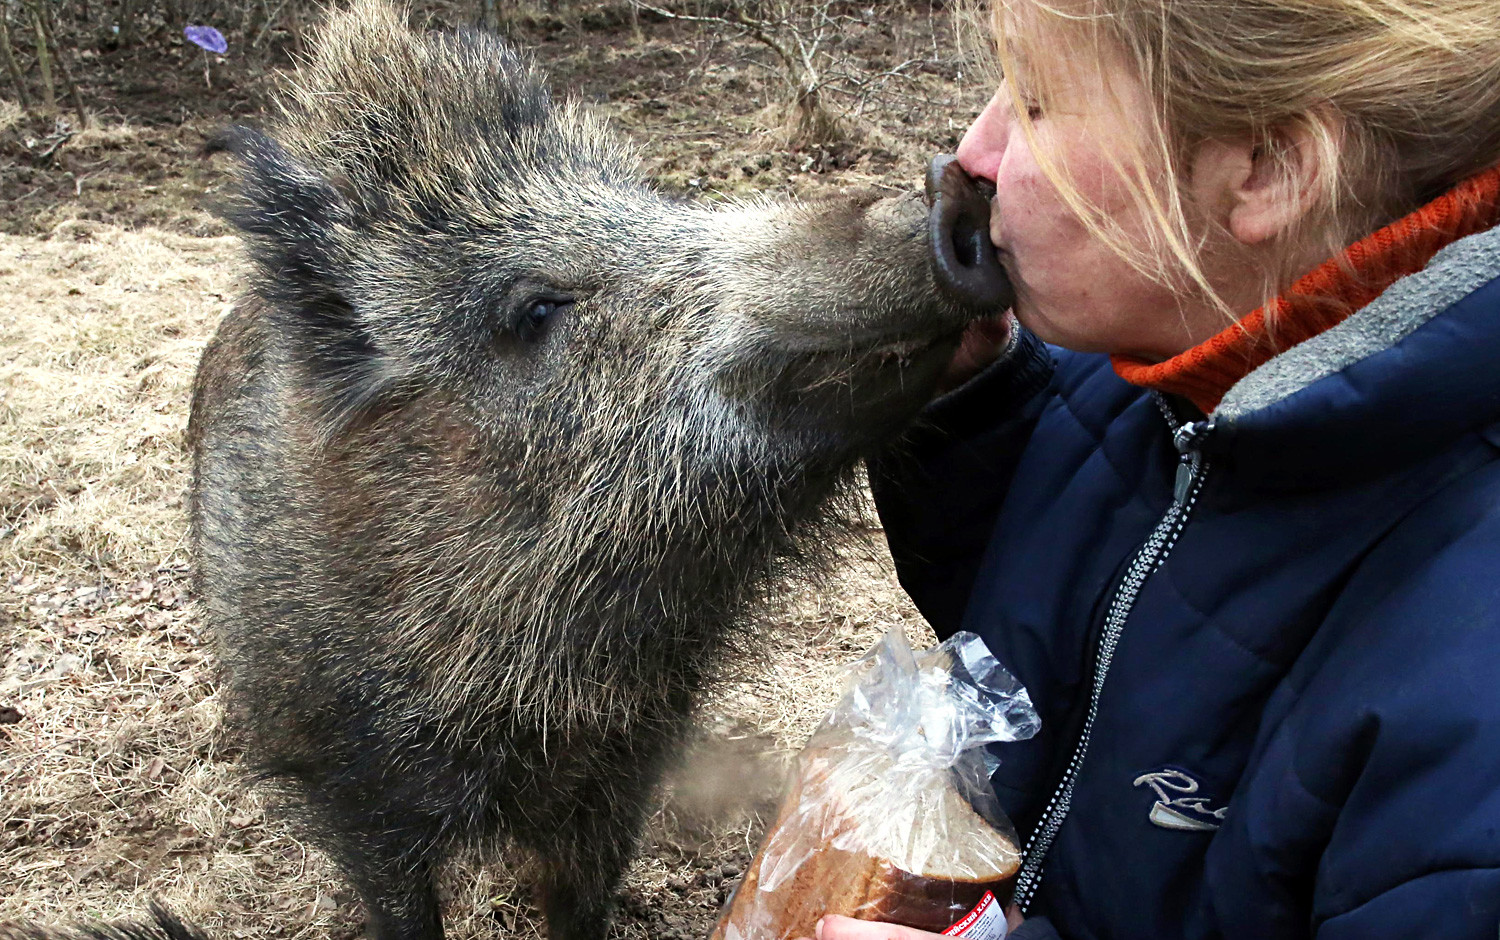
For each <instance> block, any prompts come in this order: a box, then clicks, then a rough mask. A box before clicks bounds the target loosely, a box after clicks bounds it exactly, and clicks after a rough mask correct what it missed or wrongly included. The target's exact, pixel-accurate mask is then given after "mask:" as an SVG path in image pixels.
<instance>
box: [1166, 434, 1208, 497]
mask: <svg viewBox="0 0 1500 940" xmlns="http://www.w3.org/2000/svg"><path fill="white" fill-rule="evenodd" d="M1211 430H1213V419H1212V418H1210V419H1208V420H1207V421H1191V422H1188V423H1186V424H1183V425H1180V426H1179V427H1178V428H1177V429H1176V430H1175V431H1173V432H1172V446H1174V447H1176V448H1177V453H1178V454H1180V455H1181V457H1180V458H1179V460H1178V463H1177V480H1176V483H1175V484H1174V485H1173V487H1172V499H1173V501H1175V502H1176V503H1178V504H1179V505H1181V504H1182V503H1185V502H1187V498H1188V493H1189V492H1190V491H1191V490H1192V488H1193V480H1194V479H1196V478H1197V476H1198V471H1199V470H1200V469H1201V468H1202V467H1203V454H1202V452H1200V451H1199V450H1198V445H1200V444H1202V443H1203V439H1204V438H1205V437H1207V436H1208V433H1209V431H1211Z"/></svg>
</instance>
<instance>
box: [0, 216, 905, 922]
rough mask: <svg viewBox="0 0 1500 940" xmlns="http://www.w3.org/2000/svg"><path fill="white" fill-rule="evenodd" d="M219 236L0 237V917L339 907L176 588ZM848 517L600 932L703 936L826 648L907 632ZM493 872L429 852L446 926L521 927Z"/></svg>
mask: <svg viewBox="0 0 1500 940" xmlns="http://www.w3.org/2000/svg"><path fill="white" fill-rule="evenodd" d="M236 259H237V249H236V247H235V245H234V242H233V241H232V240H229V239H222V238H192V237H188V236H182V235H174V234H169V233H165V232H161V231H154V230H143V231H127V230H124V229H119V228H114V227H110V226H105V225H100V224H97V223H84V222H71V223H66V224H65V225H63V226H61V227H59V229H58V230H57V231H56V232H54V234H53V236H52V237H51V238H49V239H37V238H32V237H5V236H0V296H3V297H4V298H5V299H6V301H7V306H8V308H9V309H8V310H7V311H6V314H5V315H4V316H3V317H0V394H3V398H0V499H3V501H0V532H3V534H0V821H3V822H0V858H3V859H4V864H3V865H0V922H3V921H7V920H36V921H41V922H56V921H61V920H69V919H76V918H79V917H97V918H102V919H112V918H119V917H123V916H128V915H130V914H133V913H138V912H139V911H140V910H141V909H142V907H143V906H144V903H145V901H146V899H147V898H148V897H150V896H153V895H155V896H159V897H161V898H163V899H164V900H166V901H167V902H168V903H169V904H170V905H171V906H173V907H175V908H176V909H177V910H179V911H180V912H181V913H183V914H184V915H186V916H188V917H190V918H192V919H194V920H197V921H199V922H200V923H202V924H204V925H205V926H207V927H208V928H209V929H210V930H211V931H212V932H213V933H214V935H215V936H217V937H222V938H246V937H255V938H260V937H285V938H300V937H352V936H354V935H356V934H357V933H358V932H359V924H360V917H361V912H360V911H359V908H358V905H357V903H355V902H354V901H353V899H352V898H351V896H350V894H349V892H348V891H347V889H346V888H345V886H344V885H343V883H342V882H341V880H340V879H339V878H338V877H337V875H336V873H334V872H333V871H332V870H331V869H330V868H329V866H328V864H327V863H326V862H325V860H324V859H323V858H322V857H321V856H320V855H318V853H316V852H315V851H313V850H311V849H310V848H308V847H307V846H305V845H303V844H301V843H300V842H298V841H297V840H296V839H295V838H294V837H293V836H292V835H291V834H290V833H289V832H288V831H287V830H286V828H285V827H284V826H282V825H281V824H280V823H279V822H278V821H277V820H276V818H275V817H274V814H273V815H271V816H269V817H268V816H267V814H266V813H265V811H264V809H263V806H262V803H261V800H260V798H259V796H258V794H257V793H256V792H255V791H254V790H253V789H250V788H248V787H246V786H245V784H244V783H243V782H242V781H241V779H240V778H239V776H238V774H237V771H236V758H237V755H236V754H235V753H233V751H232V750H229V749H227V747H226V742H225V740H224V738H223V736H222V734H221V732H220V726H219V717H220V716H219V705H218V700H217V696H216V686H215V681H214V671H213V670H214V666H213V662H212V659H211V657H210V656H209V655H207V653H206V651H205V650H204V649H203V646H202V637H201V636H200V634H199V629H198V623H197V618H196V616H195V613H194V610H193V603H192V599H191V597H190V596H189V585H188V579H187V558H186V557H185V553H184V536H185V530H186V519H185V514H184V506H183V499H182V496H183V491H184V487H185V485H186V476H185V473H186V455H185V454H184V453H183V450H182V443H181V441H182V431H183V427H184V425H185V423H186V414H187V401H188V393H189V389H190V383H191V376H192V370H193V367H194V365H195V362H196V358H197V355H198V352H199V350H200V349H201V347H202V344H203V342H204V341H205V339H206V338H207V335H208V333H209V331H210V330H211V328H212V325H213V323H214V322H215V321H216V320H217V318H218V317H219V315H220V314H221V313H222V311H223V310H224V309H225V307H226V304H227V302H228V300H229V298H230V297H231V296H232V293H233V289H234V288H233V285H234V280H235V276H236V271H237V260H236ZM864 536H865V537H864V538H862V539H860V540H857V541H856V542H855V543H854V545H853V547H852V548H851V549H850V550H849V551H847V552H846V558H845V564H844V566H843V568H842V570H841V571H840V572H839V573H838V574H837V575H836V576H835V577H834V578H833V579H831V581H830V583H829V585H828V586H827V587H826V588H825V589H822V590H819V591H816V592H805V591H804V592H789V593H788V596H787V597H786V598H785V599H784V600H783V602H782V603H781V604H780V605H779V607H778V609H777V610H775V611H773V613H772V617H771V620H772V623H773V624H774V628H773V631H772V635H770V636H768V638H767V644H768V655H767V662H768V663H769V665H768V666H767V667H766V668H765V669H764V670H763V671H761V672H759V673H757V674H756V675H753V676H750V677H748V678H747V679H746V680H744V681H743V682H741V683H739V684H737V685H735V686H734V687H731V688H727V689H723V690H721V691H720V692H719V693H718V694H717V695H716V696H715V697H714V698H713V700H712V701H710V702H709V703H708V704H707V707H706V708H705V709H704V714H703V721H702V732H701V736H700V741H699V743H698V744H697V746H696V747H695V748H694V749H693V750H692V752H691V753H690V754H689V756H688V758H687V759H686V761H685V764H684V768H683V769H682V770H681V771H679V772H678V773H677V775H676V777H675V782H674V783H673V784H672V785H671V786H670V788H669V793H668V795H667V800H666V805H665V808H664V809H663V810H662V811H661V812H660V813H658V814H657V816H656V818H655V819H654V820H653V823H652V828H651V832H650V834H649V837H648V840H647V843H646V845H645V847H644V853H643V855H642V857H641V858H640V860H639V861H638V863H637V864H636V866H635V867H634V869H633V870H632V872H631V873H630V876H629V878H628V881H627V885H626V890H625V894H624V898H623V904H622V913H621V917H620V920H619V926H618V927H617V928H616V930H615V931H614V934H615V936H622V937H628V938H631V940H647V938H650V940H681V938H686V937H690V936H703V935H705V934H706V933H707V927H708V925H709V924H710V923H711V922H712V919H713V917H714V916H715V912H716V910H717V908H718V906H719V904H720V903H721V902H722V900H723V899H724V898H725V897H726V896H727V893H728V891H729V890H730V888H731V887H732V885H733V883H734V881H735V880H736V876H737V875H738V873H739V871H740V869H741V867H742V866H743V865H744V863H745V860H746V859H747V858H748V856H749V854H750V852H751V850H752V848H753V847H754V843H755V840H756V838H757V826H758V825H759V823H760V818H761V817H760V815H759V814H761V813H763V812H764V811H765V810H766V809H767V808H768V806H769V805H771V802H772V801H773V800H774V795H775V793H776V791H777V789H778V787H779V782H780V777H779V772H780V767H781V761H782V759H783V758H784V756H785V754H787V753H788V752H789V751H790V750H791V749H793V748H794V747H795V746H796V745H797V744H798V743H800V741H801V740H802V739H803V738H804V737H805V736H806V734H807V733H808V731H810V730H811V728H812V726H813V725H814V724H815V723H816V722H817V720H818V719H819V718H820V717H821V716H822V714H823V713H824V712H825V711H826V710H827V708H828V707H829V706H830V705H831V704H832V702H833V700H834V698H835V697H836V695H837V692H838V672H839V670H840V669H841V668H842V666H843V665H844V664H845V663H847V662H849V661H851V660H852V659H854V658H855V657H856V656H857V655H858V654H859V653H861V652H862V651H863V650H864V649H866V648H867V647H868V646H869V645H871V644H872V643H873V642H874V640H875V639H876V638H877V637H878V636H879V635H880V634H881V633H882V632H883V631H884V630H885V629H887V628H888V627H890V626H892V625H898V626H901V627H904V628H905V629H907V630H908V632H909V633H911V634H912V635H913V637H914V638H916V639H917V640H918V641H919V642H920V641H922V640H923V639H925V637H924V633H925V626H924V625H923V624H922V622H921V620H920V618H919V617H918V616H917V614H916V613H915V611H914V610H912V608H911V607H910V605H909V603H908V602H906V600H905V598H904V597H903V596H902V595H901V594H900V592H899V589H898V588H897V587H896V585H895V583H894V580H893V578H892V577H891V574H890V565H889V559H888V557H887V556H886V555H885V550H884V548H883V545H882V544H881V542H880V539H879V533H878V532H877V531H875V530H874V529H873V528H872V527H871V526H870V524H869V523H868V521H867V522H866V528H865V531H864ZM518 871H519V869H518V868H517V866H516V864H514V863H512V862H509V861H503V860H502V861H500V862H492V863H491V864H489V865H488V866H479V865H476V864H473V863H467V862H461V863H459V864H456V865H454V866H453V870H452V871H451V872H450V874H449V877H448V878H447V880H446V882H445V885H446V897H447V911H446V916H447V926H448V929H449V933H450V935H451V936H453V937H455V938H467V937H496V936H502V935H504V936H519V937H533V936H539V933H538V929H539V923H538V921H537V918H536V915H535V913H534V911H533V910H532V908H531V906H530V903H529V898H528V894H527V892H526V890H525V889H524V887H522V886H521V885H522V884H524V881H521V882H518V880H517V879H518Z"/></svg>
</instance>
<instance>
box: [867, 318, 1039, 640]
mask: <svg viewBox="0 0 1500 940" xmlns="http://www.w3.org/2000/svg"><path fill="white" fill-rule="evenodd" d="M1016 330H1017V333H1016V338H1015V340H1014V341H1013V344H1012V347H1011V349H1010V350H1009V351H1008V353H1007V354H1006V355H1005V356H1004V357H1003V358H1002V359H1000V360H999V361H998V362H996V363H995V364H993V365H991V366H990V367H989V368H988V369H986V370H985V371H984V372H981V373H980V374H979V375H977V376H975V377H974V378H973V379H971V380H970V381H969V382H968V383H966V384H965V385H963V386H961V387H959V388H958V389H955V390H954V391H952V392H949V393H948V394H946V395H944V396H942V397H940V398H938V399H937V400H936V401H934V402H933V403H932V404H931V405H929V406H928V408H927V410H926V411H925V412H924V413H923V414H922V417H921V420H920V421H919V422H918V424H917V425H916V426H915V427H914V428H913V429H912V430H911V431H910V432H908V433H907V434H906V435H905V436H903V437H902V438H901V439H900V440H899V441H897V442H896V443H895V444H894V445H892V446H891V447H889V448H888V449H887V450H886V451H885V452H883V453H882V454H880V455H878V456H877V457H875V458H872V459H871V460H870V461H869V471H870V488H871V490H872V491H873V492H874V494H875V505H876V507H877V508H878V509H879V512H880V518H881V522H882V523H883V524H884V526H885V530H886V539H887V541H888V542H889V543H890V548H891V556H892V558H893V559H894V560H895V563H896V573H897V575H898V576H899V578H900V580H901V586H902V587H903V588H905V589H906V593H907V594H909V595H911V598H912V600H913V601H914V602H915V603H916V605H917V608H918V609H919V610H921V611H922V615H923V616H924V617H926V618H927V621H928V622H929V623H931V624H932V626H933V628H934V629H935V630H936V631H937V634H938V636H940V637H946V636H948V635H950V634H951V633H953V632H954V631H956V630H957V629H958V623H959V619H960V618H961V617H962V615H963V611H964V606H965V604H966V603H967V601H968V597H969V589H970V587H971V586H972V584H973V581H974V576H975V573H976V571H977V569H978V566H979V560H980V556H981V555H982V554H983V552H984V549H985V546H986V545H988V544H989V540H990V532H991V529H992V528H993V527H994V520H995V517H996V515H997V514H998V513H999V510H1000V504H1001V502H1002V500H1003V499H1004V497H1005V491H1006V487H1007V485H1008V483H1009V480H1010V477H1011V474H1012V472H1013V471H1014V470H1015V467H1016V463H1017V461H1018V460H1019V459H1020V456H1021V452H1022V450H1023V449H1024V448H1025V444H1026V441H1027V440H1028V439H1029V438H1030V436H1031V431H1032V429H1033V428H1034V427H1035V426H1036V420H1037V416H1038V415H1040V414H1041V411H1042V406H1043V404H1044V403H1045V401H1046V399H1047V398H1048V397H1049V386H1050V385H1051V381H1052V375H1053V370H1054V363H1053V360H1052V355H1051V352H1050V351H1049V350H1048V348H1047V347H1046V346H1045V345H1044V344H1043V343H1042V342H1041V341H1040V340H1038V339H1036V337H1034V336H1032V335H1031V334H1030V333H1027V332H1026V331H1025V330H1022V329H1020V328H1019V327H1017V328H1016Z"/></svg>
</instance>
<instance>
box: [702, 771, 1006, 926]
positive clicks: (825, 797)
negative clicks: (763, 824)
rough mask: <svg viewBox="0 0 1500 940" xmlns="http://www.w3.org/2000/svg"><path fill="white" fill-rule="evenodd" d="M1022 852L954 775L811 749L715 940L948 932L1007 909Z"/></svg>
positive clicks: (725, 915) (726, 911)
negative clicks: (880, 927)
mask: <svg viewBox="0 0 1500 940" xmlns="http://www.w3.org/2000/svg"><path fill="white" fill-rule="evenodd" d="M1020 861H1021V859H1020V852H1019V851H1018V850H1017V848H1016V843H1015V837H1014V834H1013V833H1011V832H1008V831H1004V830H1002V829H999V828H996V826H994V825H992V824H991V823H990V822H989V821H988V820H986V819H985V818H984V817H983V816H981V815H980V814H979V813H978V812H976V811H975V810H974V808H973V806H972V805H970V803H969V801H968V800H967V799H965V798H964V796H963V794H961V793H960V792H959V790H958V788H957V787H956V786H955V785H954V778H953V775H952V774H951V773H947V772H941V771H933V770H932V769H930V768H904V767H901V766H898V764H897V762H896V760H895V759H894V758H892V757H891V756H890V755H889V754H888V753H887V752H884V751H880V750H866V751H860V752H858V753H856V754H852V755H851V753H850V752H849V751H847V750H844V749H833V750H826V751H820V750H808V751H804V752H803V754H802V756H801V758H800V761H799V772H798V777H797V779H796V780H795V781H794V782H793V784H792V787H791V790H790V792H789V793H788V795H787V798H786V800H785V801H784V802H783V803H782V806H781V811H780V813H779V814H778V817H777V820H776V822H775V823H774V824H773V825H772V826H771V829H770V830H769V831H768V832H767V834H766V838H765V841H764V843H763V844H762V845H761V848H760V851H759V852H758V853H757V855H756V857H755V860H754V861H753V862H752V863H751V864H750V866H749V868H748V869H746V872H745V877H744V880H743V881H742V882H741V883H740V885H739V888H738V889H737V890H736V892H735V895H734V897H733V899H732V900H731V901H730V903H729V905H728V907H727V909H726V910H725V912H724V914H723V916H722V917H720V919H719V924H718V926H717V927H716V928H715V930H714V933H713V938H712V940H796V938H800V937H812V936H813V928H814V926H815V925H816V924H817V922H818V918H820V917H822V916H823V915H824V914H844V915H847V916H850V917H858V918H861V919H864V920H879V921H886V922H890V923H896V924H902V925H905V926H908V927H916V928H918V929H921V930H930V931H934V932H941V931H943V930H946V929H947V928H949V927H950V926H952V925H953V924H954V923H956V922H958V921H959V920H961V919H962V918H963V917H964V915H965V914H967V913H968V912H969V911H970V910H972V909H973V908H974V907H975V905H977V904H978V903H979V902H980V900H981V899H982V898H983V897H984V895H985V893H986V892H988V893H990V894H993V895H994V896H995V899H996V901H998V902H999V903H1000V904H1001V905H1004V904H1007V903H1009V901H1010V895H1011V890H1012V884H1013V881H1014V879H1015V875H1016V870H1017V869H1018V868H1019V867H1020Z"/></svg>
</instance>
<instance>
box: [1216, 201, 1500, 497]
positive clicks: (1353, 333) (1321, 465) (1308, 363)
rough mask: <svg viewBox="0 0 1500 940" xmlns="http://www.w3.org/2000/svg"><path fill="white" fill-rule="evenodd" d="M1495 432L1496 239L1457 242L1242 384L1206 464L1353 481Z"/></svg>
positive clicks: (1498, 377) (1499, 321) (1499, 296)
mask: <svg viewBox="0 0 1500 940" xmlns="http://www.w3.org/2000/svg"><path fill="white" fill-rule="evenodd" d="M1497 422H1500V228H1497V229H1490V230H1487V231H1484V232H1480V233H1478V234H1476V235H1471V236H1469V237H1467V238H1463V239H1460V240H1459V241H1456V242H1454V243H1453V244H1452V245H1449V246H1448V247H1446V248H1444V249H1443V250H1442V251H1440V252H1439V253H1438V254H1437V255H1436V256H1434V257H1433V259H1432V261H1431V262H1430V263H1429V264H1428V265H1427V266H1426V267H1425V268H1423V269H1422V270H1421V271H1419V272H1417V273H1415V274H1412V275H1410V276H1408V277H1405V278H1402V279H1401V280H1399V281H1397V282H1396V283H1395V284H1393V285H1392V286H1391V287H1390V288H1389V289H1387V290H1386V291H1385V292H1384V293H1383V294H1381V295H1380V296H1379V297H1378V298H1376V299H1375V300H1374V301H1372V302H1371V303H1369V304H1368V305H1366V306H1365V307H1363V308H1361V309H1360V310H1358V311H1357V312H1355V313H1353V314H1351V315H1350V316H1349V317H1348V318H1346V319H1345V320H1344V321H1343V322H1342V323H1340V324H1338V325H1337V326H1334V327H1332V328H1330V329H1328V330H1326V331H1324V332H1323V333H1320V334H1319V335H1317V336H1315V337H1313V338H1311V339H1309V340H1307V341H1306V342H1303V343H1301V344H1299V345H1297V346H1294V347H1292V348H1291V349H1289V350H1287V351H1286V352H1284V353H1282V354H1280V355H1278V356H1276V357H1275V358H1273V359H1271V360H1270V361H1268V362H1266V363H1265V364H1263V365H1262V366H1260V367H1259V368H1257V369H1256V370H1254V371H1253V372H1251V373H1250V374H1249V375H1247V376H1245V377H1244V378H1243V379H1241V380H1240V381H1239V382H1237V383H1236V384H1235V385H1234V386H1233V387H1231V388H1230V389H1229V391H1228V392H1227V393H1226V394H1225V396H1224V398H1223V400H1222V402H1221V403H1220V405H1219V407H1218V408H1217V409H1216V410H1215V412H1214V418H1213V423H1214V428H1215V432H1214V433H1213V434H1212V435H1210V438H1209V441H1208V442H1206V444H1205V450H1206V451H1207V452H1209V453H1210V454H1215V453H1216V454H1220V455H1223V456H1227V457H1229V458H1230V461H1229V462H1230V464H1231V466H1232V472H1233V473H1234V474H1235V475H1236V476H1240V477H1243V478H1244V479H1243V482H1245V483H1247V484H1251V485H1256V484H1258V485H1260V486H1269V487H1272V488H1277V489H1282V488H1297V489H1301V488H1303V487H1307V486H1318V485H1322V484H1327V483H1333V482H1338V481H1345V482H1348V481H1352V480H1357V479H1359V478H1361V477H1364V476H1368V475H1374V474H1376V473H1380V472H1383V471H1387V470H1389V469H1392V468H1394V467H1396V466H1399V465H1401V464H1404V463H1409V462H1412V461H1414V460H1417V459H1420V458H1421V457H1422V456H1424V455H1427V454H1431V453H1432V452H1433V450H1434V449H1436V448H1440V447H1443V446H1445V445H1447V444H1449V443H1451V442H1453V441H1454V440H1456V439H1457V438H1459V437H1461V436H1463V435H1465V434H1472V433H1476V432H1483V431H1485V430H1486V429H1488V428H1490V427H1491V426H1492V425H1495V424H1496V423H1497Z"/></svg>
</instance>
